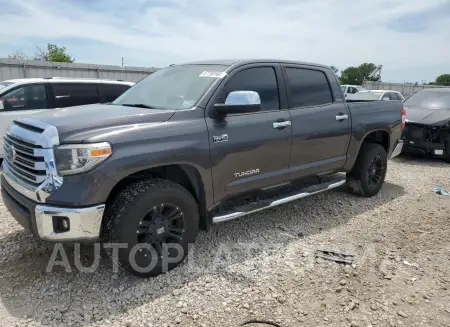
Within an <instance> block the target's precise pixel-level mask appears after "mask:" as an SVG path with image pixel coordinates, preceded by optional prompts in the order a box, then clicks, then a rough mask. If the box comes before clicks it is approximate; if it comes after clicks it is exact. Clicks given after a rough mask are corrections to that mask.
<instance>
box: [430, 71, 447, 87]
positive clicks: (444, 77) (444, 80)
mask: <svg viewBox="0 0 450 327" xmlns="http://www.w3.org/2000/svg"><path fill="white" fill-rule="evenodd" d="M433 84H435V85H445V86H450V74H442V75H440V76H438V78H436V82H435V83H433Z"/></svg>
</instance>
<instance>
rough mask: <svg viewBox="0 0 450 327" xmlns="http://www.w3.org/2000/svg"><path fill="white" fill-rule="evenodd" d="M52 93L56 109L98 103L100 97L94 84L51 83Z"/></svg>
mask: <svg viewBox="0 0 450 327" xmlns="http://www.w3.org/2000/svg"><path fill="white" fill-rule="evenodd" d="M53 92H54V95H55V100H54V101H55V103H54V106H55V107H56V108H65V107H73V106H81V105H85V104H92V103H100V95H99V93H98V89H97V84H95V83H53Z"/></svg>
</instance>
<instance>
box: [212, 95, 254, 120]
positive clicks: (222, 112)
mask: <svg viewBox="0 0 450 327" xmlns="http://www.w3.org/2000/svg"><path fill="white" fill-rule="evenodd" d="M260 110H261V98H260V97H259V94H258V92H255V91H233V92H230V94H228V96H227V98H226V100H225V103H224V104H222V103H216V104H215V105H214V112H215V116H216V117H217V116H219V117H224V116H226V115H230V114H245V113H250V112H258V111H260Z"/></svg>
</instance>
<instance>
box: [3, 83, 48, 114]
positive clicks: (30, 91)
mask: <svg viewBox="0 0 450 327" xmlns="http://www.w3.org/2000/svg"><path fill="white" fill-rule="evenodd" d="M0 102H1V103H2V106H0V108H2V109H0V110H27V109H30V110H32V109H45V108H47V105H48V103H47V93H46V91H45V85H43V84H32V85H28V86H22V87H19V88H15V89H13V90H11V91H8V92H6V93H5V94H3V95H1V96H0Z"/></svg>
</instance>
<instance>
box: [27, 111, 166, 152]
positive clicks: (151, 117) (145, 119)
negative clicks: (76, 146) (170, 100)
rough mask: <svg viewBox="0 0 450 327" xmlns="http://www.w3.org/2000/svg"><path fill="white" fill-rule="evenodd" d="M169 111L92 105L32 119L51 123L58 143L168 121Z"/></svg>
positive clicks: (47, 113)
mask: <svg viewBox="0 0 450 327" xmlns="http://www.w3.org/2000/svg"><path fill="white" fill-rule="evenodd" d="M173 114H174V111H173V110H165V109H164V110H158V109H146V108H135V107H126V106H120V105H102V104H93V105H85V106H77V107H69V108H61V109H53V110H48V111H47V112H45V113H41V114H38V115H36V116H34V117H33V119H36V120H40V121H43V122H46V123H48V124H51V125H53V126H55V127H56V128H57V129H58V134H59V141H60V143H61V144H62V143H77V142H79V143H81V142H83V141H84V140H86V139H87V138H90V137H94V136H97V135H100V134H104V133H108V132H116V131H119V130H121V129H129V128H130V126H133V125H137V124H140V125H142V124H155V123H161V122H165V121H167V120H169V119H170V118H171V117H172V116H173Z"/></svg>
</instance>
